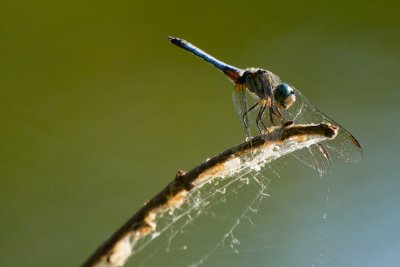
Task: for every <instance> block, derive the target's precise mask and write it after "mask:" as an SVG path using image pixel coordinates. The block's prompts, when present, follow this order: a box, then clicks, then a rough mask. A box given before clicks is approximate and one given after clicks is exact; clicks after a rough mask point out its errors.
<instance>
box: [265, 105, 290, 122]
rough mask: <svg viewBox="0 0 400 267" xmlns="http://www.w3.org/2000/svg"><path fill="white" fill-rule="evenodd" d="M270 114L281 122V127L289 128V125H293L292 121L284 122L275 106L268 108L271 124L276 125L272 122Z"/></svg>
mask: <svg viewBox="0 0 400 267" xmlns="http://www.w3.org/2000/svg"><path fill="white" fill-rule="evenodd" d="M271 113H273V114H274V115H275V116H277V117H278V118H279V120H280V121H281V126H283V127H286V126H289V125H292V124H293V121H287V120H285V118H284V117H283V115H282V113H281V112H280V110H279V108H278V107H277V106H274V107H270V108H269V114H270V118H271V122H272V124H273V125H276V124H275V123H274V122H273V120H272V114H271Z"/></svg>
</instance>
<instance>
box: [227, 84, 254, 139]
mask: <svg viewBox="0 0 400 267" xmlns="http://www.w3.org/2000/svg"><path fill="white" fill-rule="evenodd" d="M247 91H248V90H247V89H246V88H245V87H244V86H242V85H237V84H236V85H235V88H234V90H233V92H232V98H233V105H234V106H235V110H236V113H237V115H238V117H239V120H240V123H241V124H242V126H243V129H244V132H245V135H246V137H250V136H251V130H250V125H251V124H252V119H249V115H250V114H247V115H246V116H245V114H246V112H247V111H248V110H249V108H250V107H251V106H253V105H254V103H256V102H255V101H254V100H253V99H251V98H250V97H249V95H248V94H249V93H248V92H247Z"/></svg>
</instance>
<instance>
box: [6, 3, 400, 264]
mask: <svg viewBox="0 0 400 267" xmlns="http://www.w3.org/2000/svg"><path fill="white" fill-rule="evenodd" d="M399 8H400V6H399V5H398V4H396V2H395V1H393V3H391V2H388V1H376V2H374V1H343V2H341V3H339V2H338V1H196V2H190V1H151V2H148V1H114V2H112V1H55V2H54V1H3V2H2V5H1V9H0V101H1V104H0V109H1V112H0V123H1V130H0V149H1V154H0V157H1V158H0V159H1V160H0V175H1V176H0V182H1V185H0V210H1V220H0V229H1V238H0V266H78V265H79V264H81V263H82V262H83V261H84V260H85V259H86V258H87V257H88V256H89V254H90V253H92V252H93V250H94V249H95V248H96V247H97V246H98V245H99V244H100V243H101V242H102V241H103V240H105V239H106V238H107V236H108V235H110V234H111V233H112V232H113V231H114V230H115V229H116V228H117V227H118V226H119V225H121V224H122V223H123V222H124V221H125V220H126V219H127V218H128V217H130V216H131V215H132V214H133V213H134V211H136V210H137V209H138V208H140V207H141V206H142V205H143V203H144V202H145V201H146V200H148V199H149V198H150V197H152V196H153V195H154V194H155V193H156V192H158V191H159V190H160V189H161V188H163V187H164V186H165V185H166V184H167V183H168V182H169V181H170V180H171V179H172V178H173V177H174V174H175V172H176V171H177V170H178V169H190V168H191V167H193V166H194V165H195V164H197V163H199V162H201V161H202V160H204V159H205V158H207V157H209V156H212V155H214V154H215V153H217V152H219V151H221V150H223V149H224V148H227V147H229V146H231V145H233V144H236V143H238V142H240V141H241V140H242V139H243V134H242V130H241V128H240V124H239V122H238V119H237V118H236V115H235V112H234V109H233V106H232V103H231V89H232V86H231V84H230V83H229V82H228V81H227V79H225V78H224V77H223V75H221V74H220V73H219V72H218V71H216V70H215V69H213V68H212V67H210V66H209V65H207V64H206V63H204V62H202V61H200V60H199V59H197V58H194V57H193V56H191V55H189V54H187V53H184V52H183V51H181V50H179V49H177V48H176V47H174V46H172V45H170V44H169V43H168V42H167V41H166V39H165V37H166V36H167V35H172V36H178V37H181V38H185V39H187V40H189V41H191V42H193V43H195V44H197V45H198V46H200V47H201V48H203V49H204V50H206V51H208V52H210V53H212V54H213V55H215V56H216V57H218V58H220V59H222V60H225V61H226V62H228V63H230V64H233V65H236V66H238V67H249V66H259V67H264V68H267V69H270V70H272V71H273V72H275V73H277V74H279V75H280V76H281V77H282V78H283V79H284V80H286V81H288V82H289V83H291V84H294V85H295V86H296V87H297V88H298V89H300V90H301V91H302V92H303V94H304V95H306V96H307V97H308V98H309V100H311V101H312V102H313V103H314V104H316V105H317V106H318V107H320V109H321V110H322V111H324V112H325V113H327V114H328V115H330V116H331V117H332V118H334V119H335V120H337V121H338V122H340V123H341V124H342V125H344V126H346V128H347V129H348V130H350V131H351V132H352V133H353V134H354V135H355V136H356V137H357V138H358V139H359V141H360V143H361V145H362V146H363V149H364V159H363V161H362V162H361V163H359V164H356V165H349V164H336V165H335V166H334V168H333V169H332V170H331V171H330V172H329V173H328V174H327V175H324V176H323V177H322V178H320V177H319V176H318V174H317V173H316V172H315V171H314V170H312V169H310V168H308V167H307V166H305V165H302V164H300V163H298V162H296V161H293V160H291V159H290V158H288V159H287V163H288V164H287V166H286V168H285V169H283V170H282V172H281V174H280V175H281V178H280V179H274V180H273V181H272V182H271V184H270V195H271V197H270V198H268V199H267V200H264V203H263V205H262V214H261V215H259V216H258V217H257V218H258V219H257V220H256V221H257V223H256V228H252V227H248V228H246V227H243V229H242V230H243V231H244V232H245V233H246V232H247V233H248V235H249V236H252V237H260V238H258V239H257V240H258V241H257V242H255V241H254V240H255V239H249V242H247V243H248V245H246V248H243V249H241V248H239V251H240V253H239V254H235V253H234V252H233V251H230V252H229V250H227V251H226V257H224V258H223V260H220V261H209V262H206V264H205V266H244V265H246V266H398V265H400V254H399V251H400V241H399V237H400V230H399V224H400V213H399V208H398V203H399V201H400V196H399V194H398V192H397V190H398V188H399V186H400V183H399V180H400V179H399V174H398V171H397V169H396V165H398V164H399V156H398V155H399V149H400V145H399V140H398V132H399V129H400V125H399V122H398V115H400V109H399V104H398V99H399V96H400V92H399V90H398V84H399V69H400V68H399V67H400V49H399V47H400V30H399V27H400V17H399V16H398V12H399ZM328 192H329V193H328ZM327 196H328V197H329V200H328V201H327V200H326V198H327ZM243 199H244V200H246V199H247V197H246V196H245V194H243ZM239 201H240V198H239ZM226 205H228V207H229V205H231V206H230V208H231V209H235V205H234V203H229V202H228V203H226ZM326 209H327V219H326V220H321V218H320V217H321V216H322V215H323V214H324V212H325V210H326ZM315 222H317V223H315ZM208 223H209V224H210V223H211V224H215V225H218V221H212V220H211V221H209V222H208ZM222 230H223V229H222ZM226 230H227V229H226ZM207 233H208V231H207V228H205V230H204V231H202V232H201V233H198V232H196V231H193V233H192V236H191V237H190V239H188V240H187V244H188V247H189V248H190V247H191V245H193V244H196V243H198V242H199V241H198V240H199V239H198V238H199V236H201V237H202V238H206V237H207ZM250 240H253V241H254V242H253V241H252V242H250ZM252 244H254V246H253V247H252ZM228 247H229V246H228ZM260 248H262V249H260ZM141 253H142V255H144V256H142V257H146V255H147V254H151V251H146V250H144V251H142V252H141ZM187 253H188V255H189V256H187V257H189V259H190V257H192V256H191V253H192V254H193V259H198V257H201V254H196V253H197V252H196V251H195V250H190V249H189V250H188V252H187ZM169 255H170V254H168V253H165V257H167V258H168V256H169ZM167 258H165V259H163V261H162V262H164V263H165V264H164V265H165V266H180V265H181V264H180V263H179V264H178V263H177V262H175V263H174V259H173V258H172V259H171V258H170V259H167ZM175 259H176V258H175ZM168 261H169V262H171V264H167V262H168ZM189 262H190V260H189ZM133 263H134V260H132V261H131V262H130V265H129V264H128V266H133V265H135V264H133ZM142 265H143V266H147V264H146V263H142ZM135 266H136V265H135ZM149 266H151V265H149Z"/></svg>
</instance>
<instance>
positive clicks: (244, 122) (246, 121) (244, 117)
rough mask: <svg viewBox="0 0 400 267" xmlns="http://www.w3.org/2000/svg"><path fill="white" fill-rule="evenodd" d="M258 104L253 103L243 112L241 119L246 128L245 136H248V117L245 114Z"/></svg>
mask: <svg viewBox="0 0 400 267" xmlns="http://www.w3.org/2000/svg"><path fill="white" fill-rule="evenodd" d="M258 104H259V103H258V102H257V103H255V104H254V105H253V106H251V108H249V109H248V110H247V111H246V112H245V113H243V117H242V120H243V124H244V128H245V130H246V134H247V137H249V136H250V127H249V119H248V117H247V114H249V112H250V111H252V110H253V109H254V108H255V107H257V106H258Z"/></svg>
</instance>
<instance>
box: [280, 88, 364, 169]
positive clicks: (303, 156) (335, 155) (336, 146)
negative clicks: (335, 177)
mask: <svg viewBox="0 0 400 267" xmlns="http://www.w3.org/2000/svg"><path fill="white" fill-rule="evenodd" d="M293 89H294V90H295V94H296V102H295V103H294V104H293V105H292V106H291V107H290V108H289V109H288V110H284V111H282V113H283V115H284V117H285V119H286V120H292V121H293V122H294V123H296V124H299V123H300V124H301V123H321V122H329V123H331V124H333V125H336V126H338V127H339V133H338V135H337V137H336V138H335V139H332V140H327V141H324V142H321V143H319V144H316V145H313V146H310V147H309V148H305V149H302V150H300V151H297V152H295V153H293V154H292V155H293V156H294V157H296V158H297V159H299V160H300V161H302V162H303V163H305V164H306V165H309V166H311V167H313V168H315V169H316V170H318V171H319V172H320V173H324V172H326V171H327V170H328V169H329V168H330V166H331V160H334V159H337V160H342V161H345V162H358V161H360V160H361V157H362V149H361V146H360V144H359V143H358V141H357V139H356V138H355V137H354V136H353V135H352V134H351V133H350V132H348V131H347V130H346V129H344V128H343V127H342V126H340V125H339V124H338V123H337V122H335V121H334V120H332V119H331V118H329V117H328V116H326V115H325V114H324V113H322V112H321V111H319V110H318V109H317V108H316V107H315V106H314V105H312V104H311V103H310V102H309V101H308V100H307V99H306V98H305V97H304V96H303V95H302V94H301V93H300V92H299V91H298V90H297V89H295V88H293Z"/></svg>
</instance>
